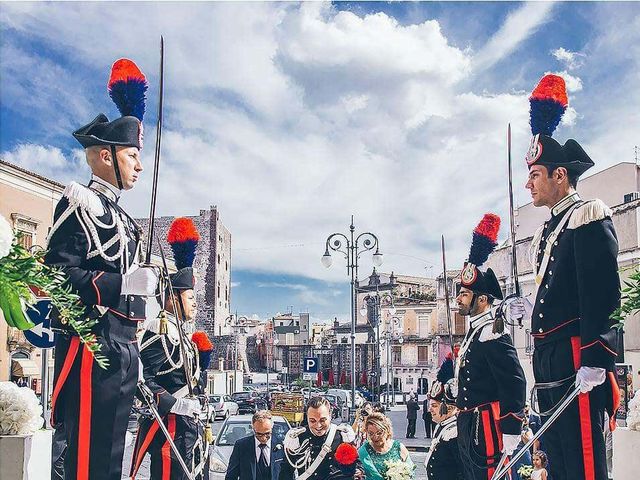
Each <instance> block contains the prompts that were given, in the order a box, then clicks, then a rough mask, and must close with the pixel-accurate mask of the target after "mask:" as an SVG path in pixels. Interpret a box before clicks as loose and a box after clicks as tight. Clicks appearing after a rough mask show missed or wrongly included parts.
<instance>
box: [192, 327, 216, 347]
mask: <svg viewBox="0 0 640 480" xmlns="http://www.w3.org/2000/svg"><path fill="white" fill-rule="evenodd" d="M191 340H193V343H195V344H196V347H198V351H199V352H210V351H211V350H213V343H211V340H209V336H208V335H207V333H206V332H202V331H200V330H198V331H197V332H193V335H191Z"/></svg>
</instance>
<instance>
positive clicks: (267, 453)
mask: <svg viewBox="0 0 640 480" xmlns="http://www.w3.org/2000/svg"><path fill="white" fill-rule="evenodd" d="M254 442H255V444H256V465H257V464H258V462H259V461H260V452H261V451H262V449H261V448H260V442H259V441H258V439H257V438H255V437H254ZM266 445H267V446H266V447H265V449H264V456H265V457H266V459H267V465H271V439H269V441H268V442H267V443H266Z"/></svg>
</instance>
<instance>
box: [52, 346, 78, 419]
mask: <svg viewBox="0 0 640 480" xmlns="http://www.w3.org/2000/svg"><path fill="white" fill-rule="evenodd" d="M79 345H80V338H78V337H72V338H71V342H70V343H69V350H67V356H66V357H65V358H64V363H63V365H62V369H61V370H60V376H59V377H58V381H57V382H56V384H55V387H54V388H53V394H52V395H51V424H52V425H55V423H56V421H55V418H54V416H55V411H56V401H57V400H58V395H60V390H62V387H63V385H64V382H66V381H67V377H68V376H69V372H70V371H71V367H72V366H73V361H74V360H75V358H76V354H77V353H78V346H79Z"/></svg>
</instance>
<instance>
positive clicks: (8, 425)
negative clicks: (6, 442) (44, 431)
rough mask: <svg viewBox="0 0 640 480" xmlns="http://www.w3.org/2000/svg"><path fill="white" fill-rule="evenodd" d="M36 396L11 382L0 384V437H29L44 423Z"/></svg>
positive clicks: (29, 390) (28, 389)
mask: <svg viewBox="0 0 640 480" xmlns="http://www.w3.org/2000/svg"><path fill="white" fill-rule="evenodd" d="M41 414H42V408H41V407H40V401H39V400H38V397H36V394H35V393H34V392H33V390H31V389H30V388H27V387H19V386H17V385H16V384H15V383H13V382H0V435H31V434H33V433H34V432H35V431H36V430H38V429H39V428H40V427H42V424H43V423H44V420H43V419H42V415H41Z"/></svg>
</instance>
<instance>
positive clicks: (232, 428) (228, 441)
mask: <svg viewBox="0 0 640 480" xmlns="http://www.w3.org/2000/svg"><path fill="white" fill-rule="evenodd" d="M272 418H273V433H272V435H273V438H274V439H275V441H276V442H278V443H282V442H283V441H284V436H285V435H286V434H287V432H288V431H289V429H290V428H291V426H290V425H289V422H287V420H286V419H285V418H284V417H281V416H279V415H274V416H273V417H272ZM252 433H253V429H252V427H251V415H238V416H235V417H230V418H227V419H226V420H225V421H224V423H223V424H222V427H220V433H218V435H217V436H216V438H215V440H214V442H213V445H212V446H211V447H210V450H209V455H210V462H209V469H210V472H209V473H210V479H211V480H220V479H222V478H224V476H225V473H226V471H227V466H228V465H229V458H231V452H232V451H233V446H234V445H235V443H236V442H237V441H238V440H240V439H241V438H243V437H246V436H248V435H251V434H252Z"/></svg>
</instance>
